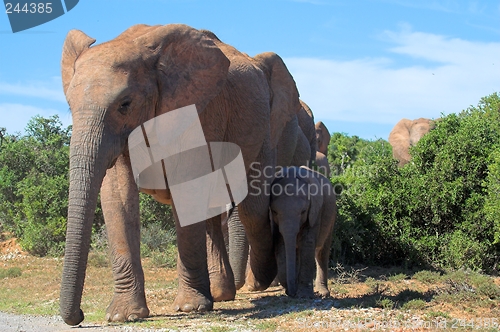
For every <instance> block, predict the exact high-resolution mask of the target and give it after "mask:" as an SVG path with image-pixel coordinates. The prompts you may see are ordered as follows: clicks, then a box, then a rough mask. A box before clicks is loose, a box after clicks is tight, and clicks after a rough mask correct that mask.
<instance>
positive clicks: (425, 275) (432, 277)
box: [412, 270, 441, 284]
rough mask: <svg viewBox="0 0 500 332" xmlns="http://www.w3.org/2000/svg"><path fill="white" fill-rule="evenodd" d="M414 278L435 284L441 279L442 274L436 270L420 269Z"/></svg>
mask: <svg viewBox="0 0 500 332" xmlns="http://www.w3.org/2000/svg"><path fill="white" fill-rule="evenodd" d="M412 279H414V280H417V281H420V282H423V283H425V284H433V283H436V282H439V281H440V280H441V274H440V273H439V272H434V271H427V270H424V271H419V272H417V273H415V274H414V275H413V277H412Z"/></svg>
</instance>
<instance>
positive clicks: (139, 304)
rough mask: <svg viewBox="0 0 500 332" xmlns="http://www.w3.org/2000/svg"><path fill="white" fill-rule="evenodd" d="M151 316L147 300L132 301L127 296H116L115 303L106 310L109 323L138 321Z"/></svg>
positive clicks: (112, 302)
mask: <svg viewBox="0 0 500 332" xmlns="http://www.w3.org/2000/svg"><path fill="white" fill-rule="evenodd" d="M148 316H149V309H148V307H147V305H146V299H145V298H144V297H143V299H140V300H131V299H130V296H128V295H125V294H115V295H114V297H113V301H111V304H110V305H109V306H108V308H107V309H106V320H107V321H108V322H125V321H136V320H139V319H141V318H146V317H148Z"/></svg>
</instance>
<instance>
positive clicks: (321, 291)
mask: <svg viewBox="0 0 500 332" xmlns="http://www.w3.org/2000/svg"><path fill="white" fill-rule="evenodd" d="M315 294H316V295H317V296H319V297H321V298H323V299H324V298H327V297H330V291H329V290H328V288H326V287H325V286H316V292H315Z"/></svg>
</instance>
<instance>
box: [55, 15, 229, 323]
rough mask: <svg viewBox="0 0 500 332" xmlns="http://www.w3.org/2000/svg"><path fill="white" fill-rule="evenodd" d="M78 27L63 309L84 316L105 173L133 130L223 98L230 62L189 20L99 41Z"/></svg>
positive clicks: (70, 87) (70, 69)
mask: <svg viewBox="0 0 500 332" xmlns="http://www.w3.org/2000/svg"><path fill="white" fill-rule="evenodd" d="M94 42H95V39H92V38H90V37H88V36H87V35H85V34H84V33H83V32H81V31H78V30H72V31H70V32H69V33H68V35H67V37H66V40H65V42H64V46H63V52H62V81H63V89H64V93H65V95H66V98H67V101H68V103H69V105H70V108H71V112H72V117H73V134H72V138H71V144H70V187H69V207H68V222H67V237H66V250H65V257H64V268H63V277H62V282H61V298H60V310H61V316H62V317H63V319H64V320H65V322H66V323H68V324H70V325H77V324H78V323H80V322H81V321H82V320H83V313H82V311H81V310H80V309H79V308H80V302H81V297H82V290H83V284H84V279H85V270H86V265H87V256H88V252H89V246H90V235H91V228H92V221H93V217H94V211H95V207H96V202H97V196H98V193H99V189H100V187H101V184H102V181H103V178H104V176H105V175H106V170H107V169H108V168H110V167H112V166H113V164H114V163H115V162H116V160H117V158H118V157H119V156H120V155H121V154H125V155H126V154H127V153H128V149H127V138H128V136H129V134H130V133H131V132H132V131H133V130H134V129H135V128H136V127H138V126H140V125H141V124H142V123H144V122H145V121H147V120H149V119H152V118H153V117H155V116H158V115H160V114H162V113H165V112H169V111H172V110H175V109H178V108H180V107H183V106H187V105H191V104H195V105H196V107H197V110H198V112H199V113H200V112H203V110H204V109H205V107H206V106H207V104H208V103H209V102H210V100H211V99H212V98H214V97H215V96H217V95H218V94H219V92H220V91H221V89H222V86H223V85H224V83H225V81H226V77H227V73H228V67H229V60H228V59H227V57H226V56H225V55H224V54H223V53H222V51H221V50H220V49H219V48H218V47H216V46H215V44H214V43H213V41H212V40H210V39H209V38H207V37H206V36H205V35H204V34H203V33H201V32H199V31H197V30H195V29H193V28H190V27H188V26H185V25H180V24H172V25H166V26H147V25H136V26H133V27H131V28H129V29H128V30H126V31H125V32H123V33H122V34H121V35H120V36H118V37H117V38H115V39H113V40H111V41H109V42H106V43H103V44H99V45H96V46H92V47H91V45H92V44H93V43H94Z"/></svg>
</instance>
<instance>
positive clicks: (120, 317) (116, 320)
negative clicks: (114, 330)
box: [113, 313, 124, 322]
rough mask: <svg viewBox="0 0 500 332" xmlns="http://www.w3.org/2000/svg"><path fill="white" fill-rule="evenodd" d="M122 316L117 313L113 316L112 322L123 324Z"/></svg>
mask: <svg viewBox="0 0 500 332" xmlns="http://www.w3.org/2000/svg"><path fill="white" fill-rule="evenodd" d="M123 321H124V319H123V315H122V314H120V313H117V314H115V315H114V316H113V322H123Z"/></svg>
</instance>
